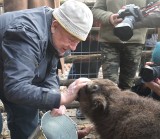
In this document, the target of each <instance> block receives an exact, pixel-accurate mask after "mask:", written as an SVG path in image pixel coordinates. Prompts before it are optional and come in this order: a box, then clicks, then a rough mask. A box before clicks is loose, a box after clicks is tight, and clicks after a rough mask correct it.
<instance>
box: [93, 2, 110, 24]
mask: <svg viewBox="0 0 160 139" xmlns="http://www.w3.org/2000/svg"><path fill="white" fill-rule="evenodd" d="M92 13H93V17H94V19H96V20H98V21H100V22H101V23H102V24H109V25H110V22H109V17H110V15H111V14H113V13H112V12H110V11H107V6H106V0H96V2H95V4H94V6H93V9H92Z"/></svg>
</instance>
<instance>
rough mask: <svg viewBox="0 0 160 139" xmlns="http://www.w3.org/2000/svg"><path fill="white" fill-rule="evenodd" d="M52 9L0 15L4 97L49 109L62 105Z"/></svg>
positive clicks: (0, 88) (0, 69) (0, 90)
mask: <svg viewBox="0 0 160 139" xmlns="http://www.w3.org/2000/svg"><path fill="white" fill-rule="evenodd" d="M52 11H53V9H51V8H49V7H40V8H34V9H27V10H22V11H16V12H8V13H4V14H2V15H1V16H0V94H1V99H2V100H3V99H7V100H8V101H10V102H13V103H16V104H20V105H26V106H31V107H35V108H40V109H46V110H49V109H52V108H58V107H59V105H60V90H59V80H58V77H57V74H56V69H57V63H58V60H59V57H58V55H57V51H56V49H55V48H54V46H53V45H52V41H51V23H52V20H54V19H53V16H52Z"/></svg>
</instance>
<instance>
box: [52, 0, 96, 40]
mask: <svg viewBox="0 0 160 139" xmlns="http://www.w3.org/2000/svg"><path fill="white" fill-rule="evenodd" d="M53 16H54V18H55V19H56V20H57V21H58V22H59V23H60V24H61V26H62V27H63V28H64V29H65V30H66V31H67V32H69V33H70V34H72V35H73V36H75V37H76V38H78V39H80V40H82V41H85V40H86V38H87V36H88V34H89V32H90V30H91V28H92V24H93V14H92V12H91V10H90V9H89V7H88V6H87V5H86V4H84V3H83V2H79V1H76V0H67V1H65V2H64V3H63V4H62V5H61V6H60V7H59V8H56V9H54V11H53Z"/></svg>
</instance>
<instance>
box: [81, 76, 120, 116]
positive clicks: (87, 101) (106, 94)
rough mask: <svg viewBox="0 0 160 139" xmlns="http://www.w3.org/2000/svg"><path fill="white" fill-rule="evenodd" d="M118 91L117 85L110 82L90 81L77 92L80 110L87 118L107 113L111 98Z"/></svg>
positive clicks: (104, 80)
mask: <svg viewBox="0 0 160 139" xmlns="http://www.w3.org/2000/svg"><path fill="white" fill-rule="evenodd" d="M119 91H120V89H119V88H118V87H117V85H116V84H115V83H113V82H112V81H110V80H107V79H95V80H92V81H90V82H88V84H87V85H86V86H85V87H83V88H81V89H80V91H79V102H80V108H81V110H82V111H83V113H84V114H85V115H86V116H88V117H91V115H95V114H100V113H104V112H107V108H108V106H109V101H110V99H112V98H111V96H113V95H115V96H116V94H117V92H119Z"/></svg>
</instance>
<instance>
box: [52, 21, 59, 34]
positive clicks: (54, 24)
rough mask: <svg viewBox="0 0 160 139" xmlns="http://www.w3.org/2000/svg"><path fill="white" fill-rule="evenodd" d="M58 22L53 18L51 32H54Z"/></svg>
mask: <svg viewBox="0 0 160 139" xmlns="http://www.w3.org/2000/svg"><path fill="white" fill-rule="evenodd" d="M58 25H59V23H58V22H57V20H53V21H52V25H51V33H54V32H55V30H56V28H57V27H58Z"/></svg>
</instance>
